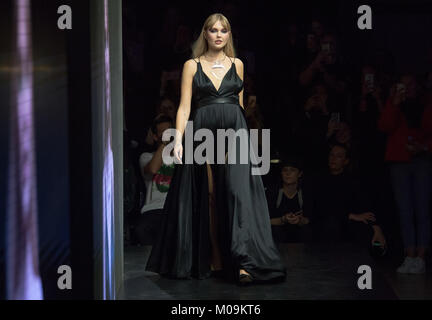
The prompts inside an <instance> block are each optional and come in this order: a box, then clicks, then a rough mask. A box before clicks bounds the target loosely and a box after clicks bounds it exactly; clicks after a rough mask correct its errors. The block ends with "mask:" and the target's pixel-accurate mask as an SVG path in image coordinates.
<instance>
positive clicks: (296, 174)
mask: <svg viewBox="0 0 432 320" xmlns="http://www.w3.org/2000/svg"><path fill="white" fill-rule="evenodd" d="M302 174H303V173H302V172H301V171H300V170H299V169H297V168H294V167H290V166H286V167H283V168H282V172H281V175H282V181H283V183H284V184H293V183H298V181H299V178H300V177H301V176H302Z"/></svg>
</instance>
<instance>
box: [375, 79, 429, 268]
mask: <svg viewBox="0 0 432 320" xmlns="http://www.w3.org/2000/svg"><path fill="white" fill-rule="evenodd" d="M379 128H380V129H381V130H382V131H384V132H385V133H386V134H387V137H388V139H387V148H386V152H385V160H386V161H387V162H389V163H390V173H391V178H392V185H393V192H394V198H395V200H396V203H397V207H398V211H399V217H400V225H401V229H402V230H401V231H402V237H403V242H404V247H405V253H406V257H405V260H404V261H403V263H402V265H401V266H400V267H399V268H398V269H397V271H398V272H400V273H424V272H425V254H426V249H427V248H428V247H429V244H430V232H431V222H430V209H431V207H430V200H431V199H430V195H431V188H432V186H431V171H432V167H431V160H430V153H431V150H432V99H431V96H430V95H424V94H422V93H421V92H420V87H419V84H418V81H417V79H416V77H415V76H414V75H412V74H405V75H403V76H402V77H401V78H400V82H399V83H397V84H396V85H395V86H394V87H393V89H392V93H391V95H390V97H389V98H388V99H387V102H386V104H385V107H384V109H383V111H382V113H381V116H380V118H379Z"/></svg>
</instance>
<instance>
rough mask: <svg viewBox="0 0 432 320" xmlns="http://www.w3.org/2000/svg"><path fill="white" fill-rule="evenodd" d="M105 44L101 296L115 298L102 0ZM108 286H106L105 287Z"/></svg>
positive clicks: (108, 72) (108, 83) (108, 97)
mask: <svg viewBox="0 0 432 320" xmlns="http://www.w3.org/2000/svg"><path fill="white" fill-rule="evenodd" d="M104 27H105V33H104V40H105V41H104V44H105V52H104V53H105V106H106V110H105V113H104V114H105V117H104V123H103V128H104V138H105V139H104V145H103V153H104V168H103V285H104V287H103V298H104V299H115V290H114V288H113V283H114V272H113V268H112V266H113V259H114V247H113V243H112V242H113V237H114V230H113V226H114V195H113V192H114V161H113V153H112V147H111V141H112V130H111V69H110V49H109V47H110V46H109V45H110V42H109V16H108V0H104ZM107 287H108V288H107Z"/></svg>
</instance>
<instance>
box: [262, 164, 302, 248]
mask: <svg viewBox="0 0 432 320" xmlns="http://www.w3.org/2000/svg"><path fill="white" fill-rule="evenodd" d="M280 168H281V170H280V183H279V184H278V185H277V187H276V188H272V189H270V190H268V192H267V198H268V199H267V203H268V206H269V212H270V218H271V225H272V233H273V238H274V240H275V242H276V243H285V242H305V241H308V240H309V237H310V230H309V228H307V227H305V226H306V225H307V224H309V219H308V218H307V217H306V216H305V215H304V214H303V201H304V198H303V191H302V189H301V187H300V179H301V177H302V175H303V171H302V166H301V163H300V161H299V159H296V158H294V157H292V158H288V159H285V160H284V161H283V162H282V163H281V165H280ZM308 231H309V233H308Z"/></svg>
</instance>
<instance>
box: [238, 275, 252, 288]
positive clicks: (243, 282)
mask: <svg viewBox="0 0 432 320" xmlns="http://www.w3.org/2000/svg"><path fill="white" fill-rule="evenodd" d="M252 282H253V277H252V276H251V275H250V274H246V273H241V274H240V275H239V280H238V283H239V285H240V286H247V285H250V284H251V283H252Z"/></svg>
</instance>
